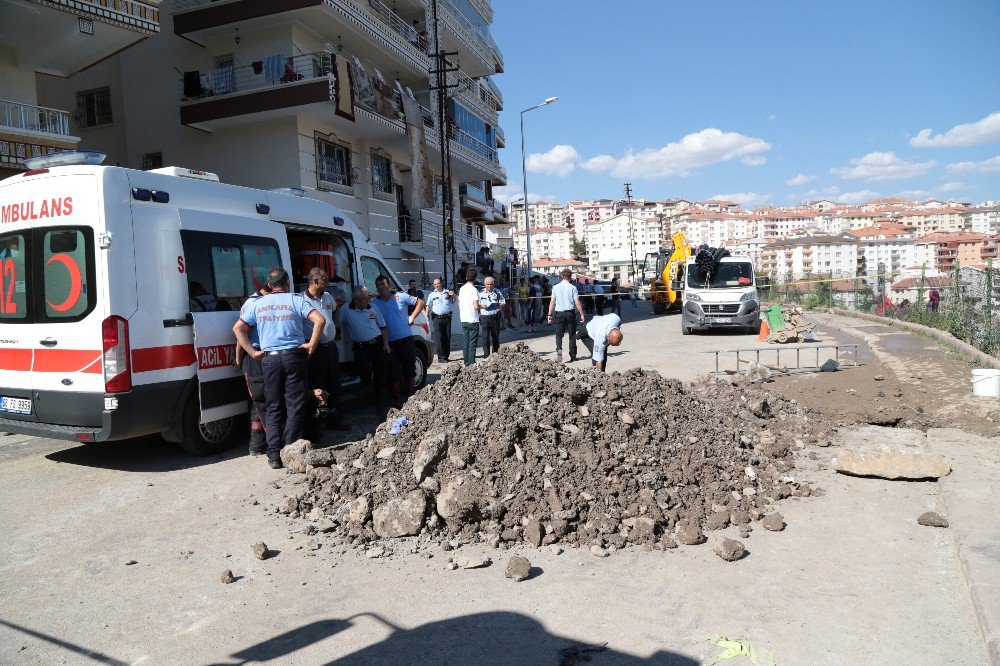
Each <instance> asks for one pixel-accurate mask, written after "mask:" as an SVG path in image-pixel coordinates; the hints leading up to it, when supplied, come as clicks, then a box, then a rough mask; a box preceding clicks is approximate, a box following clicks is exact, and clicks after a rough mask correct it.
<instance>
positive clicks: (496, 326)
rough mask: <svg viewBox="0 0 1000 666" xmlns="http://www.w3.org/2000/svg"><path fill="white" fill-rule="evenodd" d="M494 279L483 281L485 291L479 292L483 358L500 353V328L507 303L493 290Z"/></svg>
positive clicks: (501, 295) (488, 278)
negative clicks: (493, 353)
mask: <svg viewBox="0 0 1000 666" xmlns="http://www.w3.org/2000/svg"><path fill="white" fill-rule="evenodd" d="M493 285H494V279H493V278H492V277H487V278H486V279H484V280H483V290H482V291H481V292H479V328H480V330H481V331H482V338H483V358H489V357H490V353H492V352H495V351H500V326H501V324H502V323H503V321H502V319H503V306H504V305H505V304H506V303H507V301H506V299H505V298H504V297H503V294H501V293H500V292H499V291H497V290H495V289H494V288H493Z"/></svg>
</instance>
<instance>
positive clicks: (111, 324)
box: [101, 315, 132, 393]
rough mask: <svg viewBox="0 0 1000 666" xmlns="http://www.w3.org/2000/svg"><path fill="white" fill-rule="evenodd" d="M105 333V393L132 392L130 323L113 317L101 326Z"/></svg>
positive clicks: (116, 316) (115, 316)
mask: <svg viewBox="0 0 1000 666" xmlns="http://www.w3.org/2000/svg"><path fill="white" fill-rule="evenodd" d="M101 329H102V331H103V333H104V391H105V393H123V392H125V391H130V390H132V368H131V365H130V358H129V357H130V354H129V346H128V322H127V321H125V319H123V318H122V317H119V316H118V315H112V316H110V317H108V318H107V319H105V320H104V321H103V322H102V324H101Z"/></svg>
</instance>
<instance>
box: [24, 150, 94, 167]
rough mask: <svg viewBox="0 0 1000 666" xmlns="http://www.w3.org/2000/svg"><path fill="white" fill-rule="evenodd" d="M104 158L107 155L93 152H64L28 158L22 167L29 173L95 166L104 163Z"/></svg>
mask: <svg viewBox="0 0 1000 666" xmlns="http://www.w3.org/2000/svg"><path fill="white" fill-rule="evenodd" d="M105 157H107V155H105V154H104V153H98V152H96V151H93V150H64V151H63V152H61V153H49V154H48V155H39V156H38V157H29V158H28V159H26V160H24V166H26V167H28V169H29V170H30V171H38V170H40V169H51V168H52V167H61V166H74V165H78V164H89V165H91V166H97V165H99V164H100V163H101V162H103V161H104V158H105Z"/></svg>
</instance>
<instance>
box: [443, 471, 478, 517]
mask: <svg viewBox="0 0 1000 666" xmlns="http://www.w3.org/2000/svg"><path fill="white" fill-rule="evenodd" d="M460 481H461V479H455V480H453V481H449V482H448V485H446V486H445V487H444V488H443V489H442V490H441V492H440V493H438V496H437V502H436V505H437V512H438V515H440V516H441V517H442V518H444V519H445V521H446V522H447V523H448V524H449V525H460V524H464V523H470V522H478V521H479V520H480V518H481V517H482V507H481V506H480V501H482V499H483V497H484V496H485V495H486V493H485V492H484V491H483V488H482V484H481V483H480V482H479V481H476V480H474V479H469V480H466V481H464V482H461V483H460Z"/></svg>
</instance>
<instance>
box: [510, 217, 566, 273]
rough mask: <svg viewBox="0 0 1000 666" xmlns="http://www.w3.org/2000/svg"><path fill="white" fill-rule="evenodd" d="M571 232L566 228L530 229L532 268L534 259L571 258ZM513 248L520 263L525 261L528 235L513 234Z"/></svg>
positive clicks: (521, 233)
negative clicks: (515, 249)
mask: <svg viewBox="0 0 1000 666" xmlns="http://www.w3.org/2000/svg"><path fill="white" fill-rule="evenodd" d="M573 239H574V237H573V231H572V230H570V229H567V228H566V227H556V226H553V227H538V228H535V227H532V228H531V261H532V267H534V262H535V259H541V258H542V257H549V258H550V259H555V258H563V259H568V258H570V257H572V256H573ZM514 247H516V248H517V252H518V257H520V259H521V261H522V262H526V261H527V256H528V235H527V234H526V233H525V232H524V231H515V232H514Z"/></svg>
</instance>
